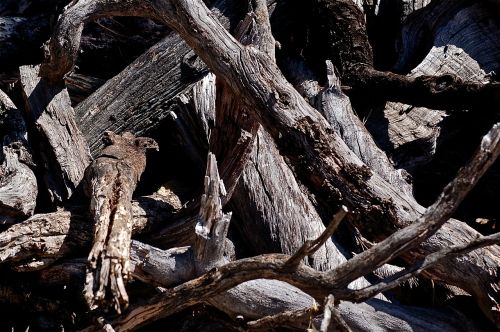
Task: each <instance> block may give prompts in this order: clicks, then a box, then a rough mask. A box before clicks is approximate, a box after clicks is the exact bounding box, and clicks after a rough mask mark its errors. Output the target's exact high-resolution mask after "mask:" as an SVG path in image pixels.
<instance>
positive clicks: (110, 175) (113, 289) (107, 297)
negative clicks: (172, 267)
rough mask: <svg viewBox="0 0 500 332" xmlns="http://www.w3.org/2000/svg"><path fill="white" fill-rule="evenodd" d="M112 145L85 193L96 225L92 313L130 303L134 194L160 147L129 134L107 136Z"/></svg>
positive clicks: (89, 294)
mask: <svg viewBox="0 0 500 332" xmlns="http://www.w3.org/2000/svg"><path fill="white" fill-rule="evenodd" d="M106 143H107V144H108V146H107V147H106V148H105V149H104V150H103V151H102V153H101V154H100V156H99V157H98V158H97V159H96V160H95V161H93V162H92V164H91V165H90V166H89V168H88V169H87V171H86V175H85V182H86V183H85V185H86V192H87V194H88V195H89V196H90V199H91V202H90V210H91V215H92V218H93V221H94V239H93V245H92V249H91V251H90V254H89V258H88V269H87V276H86V281H85V289H84V297H85V299H86V301H87V303H88V304H89V306H90V308H91V309H95V308H96V307H97V306H99V305H103V306H104V307H106V306H112V307H114V309H115V310H116V311H117V312H118V313H120V312H121V309H122V307H126V306H127V305H128V295H127V292H126V290H125V282H126V281H127V280H128V278H129V274H130V262H129V260H130V258H129V255H130V240H131V236H132V227H133V219H132V204H131V201H132V194H133V192H134V190H135V187H136V185H137V182H138V181H139V179H140V176H141V174H142V172H144V169H145V168H146V150H147V149H158V145H157V144H156V142H155V141H154V140H153V139H150V138H145V137H137V138H136V137H135V136H134V135H132V134H130V133H124V134H123V135H121V136H120V135H116V134H114V133H111V132H107V134H106Z"/></svg>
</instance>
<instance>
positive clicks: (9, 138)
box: [0, 90, 38, 224]
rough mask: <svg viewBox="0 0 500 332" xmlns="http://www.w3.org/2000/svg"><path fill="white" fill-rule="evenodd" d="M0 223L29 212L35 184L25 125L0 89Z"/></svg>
mask: <svg viewBox="0 0 500 332" xmlns="http://www.w3.org/2000/svg"><path fill="white" fill-rule="evenodd" d="M0 139H1V143H0V144H1V147H2V150H1V151H0V162H1V164H0V224H9V223H14V222H16V221H19V220H23V219H26V218H28V217H29V216H31V215H32V214H33V211H34V209H35V205H36V197H37V193H38V185H37V182H36V177H35V174H34V173H33V170H32V169H33V168H34V164H33V160H32V156H31V149H30V147H29V144H28V141H27V139H28V137H27V128H26V124H25V122H24V119H23V118H22V116H21V113H20V111H19V110H18V109H17V108H16V106H15V105H14V103H12V101H11V100H10V99H9V97H8V96H7V95H6V94H5V93H4V92H3V91H1V90H0Z"/></svg>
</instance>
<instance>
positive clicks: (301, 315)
mask: <svg viewBox="0 0 500 332" xmlns="http://www.w3.org/2000/svg"><path fill="white" fill-rule="evenodd" d="M318 309H319V307H318V306H312V307H311V308H306V309H303V310H295V311H286V312H282V313H279V314H276V315H272V316H266V317H263V318H261V319H258V320H255V321H251V322H248V323H247V328H248V329H249V330H250V331H263V330H265V329H270V328H277V327H290V328H294V329H296V328H298V327H299V326H300V327H302V328H304V329H307V328H308V327H309V324H310V322H311V320H312V317H313V316H315V315H316V314H317V313H318ZM298 322H301V323H300V324H299V323H298Z"/></svg>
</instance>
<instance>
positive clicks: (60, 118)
mask: <svg viewBox="0 0 500 332" xmlns="http://www.w3.org/2000/svg"><path fill="white" fill-rule="evenodd" d="M38 74H39V67H38V66H35V67H32V66H23V67H21V68H20V75H21V78H20V80H21V86H22V89H23V97H24V100H25V103H26V108H27V112H28V119H29V123H30V124H31V125H32V126H33V127H35V128H36V130H37V132H36V135H37V139H38V144H37V152H38V154H39V163H38V166H39V167H40V168H41V169H42V172H43V179H44V182H45V185H46V186H47V189H48V191H49V195H50V199H51V201H52V202H54V203H57V204H60V203H62V202H64V201H66V200H67V199H68V198H69V197H71V195H72V194H73V192H74V191H75V189H76V187H77V186H78V185H79V183H80V181H81V180H82V178H83V173H84V171H85V168H86V167H87V165H88V164H89V163H90V160H91V158H90V154H89V150H88V147H87V143H86V142H85V138H84V137H83V135H82V133H81V132H80V129H79V128H78V126H77V125H76V123H75V116H74V111H73V108H72V107H71V101H70V99H69V95H68V92H67V91H66V88H65V86H64V83H63V82H58V83H56V84H49V83H48V82H47V81H46V80H45V79H41V78H40V77H39V76H38Z"/></svg>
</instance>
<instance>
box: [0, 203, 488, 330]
mask: <svg viewBox="0 0 500 332" xmlns="http://www.w3.org/2000/svg"><path fill="white" fill-rule="evenodd" d="M57 215H58V216H59V217H60V218H59V217H57ZM69 216H70V214H69V213H67V212H63V213H52V214H49V215H45V216H42V215H40V216H38V219H39V220H43V219H44V218H45V217H47V218H46V219H45V220H46V222H47V224H45V226H43V225H42V224H38V225H35V224H36V221H35V220H37V219H35V218H32V221H31V223H34V224H33V225H32V226H29V225H28V224H19V225H17V226H14V227H15V228H16V229H17V230H16V231H15V232H14V233H17V234H26V233H29V232H31V231H35V230H42V229H45V231H46V232H47V233H46V234H45V235H41V237H40V238H39V240H40V241H41V242H43V241H45V242H46V243H52V242H53V241H51V240H50V235H48V234H49V233H50V232H51V233H52V234H53V235H54V234H55V233H54V231H55V230H57V227H55V226H56V225H59V224H62V225H68V226H64V227H67V228H69ZM49 224H50V226H49ZM77 225H83V226H85V225H87V224H86V223H83V222H80V221H78V223H77ZM23 228H24V230H23ZM13 231H14V229H13ZM75 231H76V230H75ZM35 234H38V235H40V234H39V233H35ZM76 234H82V235H83V234H87V235H88V236H89V237H90V230H89V229H87V231H85V232H82V231H77V232H76ZM38 235H37V236H38ZM14 239H15V237H13V238H11V239H10V240H9V239H7V238H4V239H3V240H4V241H2V243H5V244H7V243H10V244H12V243H13V241H14ZM24 239H25V241H26V242H24V243H25V244H24V248H26V249H25V250H26V251H25V254H26V253H28V252H30V251H31V254H34V256H31V257H37V256H38V255H39V254H41V255H43V252H39V254H36V251H37V248H38V246H36V245H35V244H36V243H37V241H38V240H37V238H36V236H35V237H25V238H24ZM20 240H21V238H18V239H17V240H15V241H16V242H17V243H18V245H19V243H20V242H21V241H20ZM42 240H43V241H42ZM16 255H19V256H18V257H19V258H22V257H23V253H22V252H17V253H15V254H13V257H15V256H16ZM26 257H30V256H26ZM38 257H39V256H38ZM194 266H195V263H194V256H193V254H192V250H191V249H188V248H173V249H170V250H166V251H161V250H158V249H156V248H153V247H151V246H148V245H145V244H141V243H140V242H137V241H132V244H131V273H132V274H133V276H134V278H137V279H139V280H142V281H145V282H148V283H151V284H152V285H155V286H162V287H172V286H174V285H177V284H180V283H182V282H185V281H188V280H190V279H192V278H193V277H195V269H194ZM83 270H84V262H83V261H77V262H65V263H63V264H61V265H56V266H54V267H52V268H48V269H45V270H42V271H41V272H40V273H41V275H42V276H44V278H43V279H41V280H47V282H48V281H49V280H50V282H57V280H59V279H60V278H62V280H61V283H62V284H65V283H67V282H68V281H67V280H68V279H72V278H68V277H67V276H68V274H71V273H73V274H75V273H76V274H81V273H82V271H83ZM65 278H67V279H65ZM75 279H78V278H75ZM20 301H26V300H23V299H20ZM208 301H209V302H210V303H211V304H212V305H215V306H216V307H218V308H219V309H221V310H223V311H224V312H226V313H227V314H228V315H230V316H232V317H235V316H237V315H242V316H243V317H245V318H249V319H258V318H261V317H265V316H267V315H270V314H271V315H272V314H279V313H281V312H283V311H297V310H304V309H308V308H310V307H311V305H312V303H313V299H312V298H311V297H310V296H309V295H307V294H305V293H303V292H301V291H300V290H298V289H297V288H295V287H293V286H290V285H289V284H287V283H284V282H280V281H276V280H264V279H259V280H254V281H248V282H245V283H243V284H240V285H238V286H237V287H235V288H233V289H231V290H228V291H227V292H226V293H221V294H220V295H217V296H214V297H212V298H210V299H208ZM339 310H340V313H341V315H342V317H343V318H344V319H345V320H346V321H347V322H348V323H349V325H350V326H351V327H352V328H355V329H357V330H360V331H364V330H367V329H373V328H375V327H377V328H378V329H379V330H380V331H392V330H393V329H391V328H390V327H391V326H392V327H397V328H398V330H400V331H415V330H416V331H430V330H434V329H437V330H445V331H460V330H461V329H462V328H463V327H464V326H468V327H469V328H470V329H471V330H472V331H480V330H481V329H480V328H479V327H477V326H475V325H474V324H471V323H469V322H468V321H467V319H465V317H463V316H462V315H460V314H458V313H457V312H455V311H451V310H433V309H421V308H414V307H408V306H401V305H394V304H390V303H385V302H382V301H380V300H370V301H368V302H367V303H363V304H351V303H349V302H342V303H341V304H340V306H339ZM136 323H137V321H134V322H133V323H132V324H136ZM129 324H130V323H129ZM302 324H303V323H302V322H301V321H297V320H295V321H294V322H291V323H290V327H294V328H304V326H303V325H302ZM115 328H116V326H115Z"/></svg>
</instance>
